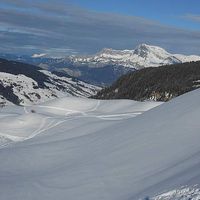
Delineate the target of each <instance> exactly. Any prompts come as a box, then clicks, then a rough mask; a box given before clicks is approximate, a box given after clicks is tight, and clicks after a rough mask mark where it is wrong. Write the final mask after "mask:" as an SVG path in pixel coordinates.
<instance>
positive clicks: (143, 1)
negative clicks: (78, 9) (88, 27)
mask: <svg viewBox="0 0 200 200" xmlns="http://www.w3.org/2000/svg"><path fill="white" fill-rule="evenodd" d="M71 2H73V3H75V4H77V5H80V6H82V7H85V8H87V9H91V10H95V11H98V12H113V13H119V14H123V15H132V16H141V17H144V18H147V19H152V20H157V21H159V22H161V23H164V24H168V25H173V26H177V27H181V28H186V29H188V28H189V29H194V30H196V29H197V30H200V25H199V24H198V23H195V22H192V21H189V20H183V18H181V17H182V16H186V15H188V14H192V15H200V1H198V0H123V1H122V0H99V1H98V0H97V1H94V0H93V1H92V0H73V1H71Z"/></svg>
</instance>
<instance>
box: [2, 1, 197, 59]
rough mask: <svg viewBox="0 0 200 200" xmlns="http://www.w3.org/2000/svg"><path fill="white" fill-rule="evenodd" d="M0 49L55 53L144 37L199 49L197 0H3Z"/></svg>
mask: <svg viewBox="0 0 200 200" xmlns="http://www.w3.org/2000/svg"><path fill="white" fill-rule="evenodd" d="M0 11H1V12H0V19H1V20H0V24H1V28H0V41H1V47H0V52H2V53H9V54H16V53H17V54H19V55H33V54H47V55H49V56H54V57H63V56H67V55H92V54H95V53H97V52H99V51H101V50H102V49H103V48H112V49H117V50H124V49H134V48H135V47H136V46H137V45H139V44H142V43H145V44H148V45H151V46H152V45H153V46H159V47H161V48H164V49H165V50H166V51H168V52H170V53H180V54H185V55H191V54H193V55H200V49H199V46H200V26H199V24H200V15H199V14H198V13H199V11H200V2H197V1H195V0H190V1H189V0H183V1H181V3H180V1H178V0H173V1H172V0H169V1H167V2H161V1H159V0H152V1H151V2H149V1H148V0H142V1H141V0H140V1H139V0H134V1H131V0H124V1H121V0H119V1H117V2H116V1H114V0H108V1H106V0H102V1H96V2H94V1H91V0H85V1H82V0H73V1H72V0H67V1H64V0H58V1H55V0H50V1H46V0H42V1H39V0H36V1H34V2H32V1H30V0H17V1H14V0H2V1H1V3H0Z"/></svg>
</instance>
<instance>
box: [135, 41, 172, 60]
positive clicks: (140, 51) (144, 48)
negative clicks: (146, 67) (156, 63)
mask: <svg viewBox="0 0 200 200" xmlns="http://www.w3.org/2000/svg"><path fill="white" fill-rule="evenodd" d="M151 53H152V54H154V55H158V56H159V55H167V56H168V55H169V53H168V52H167V51H166V50H165V49H163V48H161V47H158V46H150V45H147V44H140V45H138V46H137V47H136V48H135V50H134V54H136V55H138V56H141V57H147V56H148V55H149V54H151Z"/></svg>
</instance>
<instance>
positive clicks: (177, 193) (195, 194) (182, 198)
mask: <svg viewBox="0 0 200 200" xmlns="http://www.w3.org/2000/svg"><path fill="white" fill-rule="evenodd" d="M199 199H200V189H199V188H198V185H195V186H193V187H181V188H179V189H176V190H172V191H169V192H166V193H163V194H161V195H158V196H156V197H154V198H151V199H150V200H199Z"/></svg>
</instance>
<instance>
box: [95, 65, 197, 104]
mask: <svg viewBox="0 0 200 200" xmlns="http://www.w3.org/2000/svg"><path fill="white" fill-rule="evenodd" d="M199 87H200V61H198V62H190V63H182V64H174V65H170V66H161V67H150V68H144V69H141V70H138V71H136V72H133V73H129V74H127V75H124V76H122V77H121V78H119V79H118V80H117V81H116V82H115V83H114V84H113V85H112V86H110V87H107V88H105V89H103V90H101V91H99V92H98V93H97V95H95V96H94V98H97V99H133V100H139V101H146V100H153V101H168V100H170V99H172V98H174V97H177V96H179V95H182V94H184V93H186V92H189V91H192V90H194V89H197V88H199Z"/></svg>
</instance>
